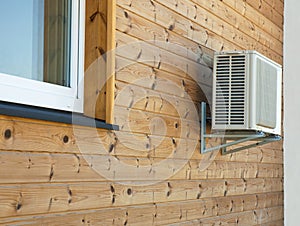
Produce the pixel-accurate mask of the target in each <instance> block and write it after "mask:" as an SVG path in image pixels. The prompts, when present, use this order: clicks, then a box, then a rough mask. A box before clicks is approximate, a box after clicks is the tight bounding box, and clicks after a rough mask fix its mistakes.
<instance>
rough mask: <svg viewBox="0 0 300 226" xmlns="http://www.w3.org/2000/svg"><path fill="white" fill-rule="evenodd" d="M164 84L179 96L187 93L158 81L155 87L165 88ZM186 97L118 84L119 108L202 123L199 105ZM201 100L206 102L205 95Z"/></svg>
mask: <svg viewBox="0 0 300 226" xmlns="http://www.w3.org/2000/svg"><path fill="white" fill-rule="evenodd" d="M148 81H149V80H148ZM159 83H163V84H159ZM164 84H166V85H165V88H166V89H168V88H173V89H172V90H174V91H176V90H177V93H178V94H179V95H180V93H179V92H180V91H182V92H185V91H183V90H182V88H181V87H180V88H179V87H176V86H175V87H174V85H173V84H168V82H165V81H161V82H160V81H159V80H157V81H156V84H155V85H158V86H161V87H163V86H164ZM168 85H169V87H168ZM172 85H173V87H172ZM183 89H184V88H183ZM199 93H200V92H199ZM185 96H187V97H186V99H184V98H181V97H177V96H172V95H169V94H164V93H160V92H157V91H153V90H152V89H146V88H143V87H139V86H135V85H134V84H131V83H130V84H126V83H123V82H119V81H117V82H116V99H115V101H116V105H118V106H122V107H126V108H133V109H137V110H143V111H147V112H151V113H157V114H158V115H161V114H164V115H169V116H173V117H179V118H182V119H187V120H191V121H200V119H199V118H200V116H199V115H198V107H199V104H196V103H194V102H193V101H192V100H191V97H189V96H188V94H185ZM201 100H202V101H206V97H205V95H204V94H202V95H201V96H200V97H199V101H201ZM116 117H117V116H116Z"/></svg>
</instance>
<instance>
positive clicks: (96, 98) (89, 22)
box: [84, 0, 107, 120]
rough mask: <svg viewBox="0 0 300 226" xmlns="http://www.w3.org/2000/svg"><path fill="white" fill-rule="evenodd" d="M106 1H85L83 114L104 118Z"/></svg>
mask: <svg viewBox="0 0 300 226" xmlns="http://www.w3.org/2000/svg"><path fill="white" fill-rule="evenodd" d="M106 3H107V2H106V1H99V0H87V1H86V6H87V7H86V16H85V74H84V114H85V115H87V116H89V117H92V118H99V119H102V120H105V116H106V110H105V106H106V95H105V93H106V87H105V82H106V78H105V75H106V61H105V58H106V57H105V53H106V52H107V29H106V25H107V24H106V23H107V4H106Z"/></svg>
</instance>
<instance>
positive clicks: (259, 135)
mask: <svg viewBox="0 0 300 226" xmlns="http://www.w3.org/2000/svg"><path fill="white" fill-rule="evenodd" d="M207 138H221V139H223V144H221V145H218V146H215V147H210V148H206V139H207ZM228 140H233V141H231V142H228V143H227V141H228ZM279 140H281V136H278V135H274V134H267V133H264V132H261V131H257V132H255V131H254V132H251V131H250V132H249V133H245V132H239V133H237V132H228V131H227V132H226V133H224V134H223V133H222V134H221V133H215V134H206V103H205V102H202V103H201V134H200V142H201V145H200V149H201V150H200V153H201V154H204V153H207V152H211V151H215V150H219V149H222V155H225V154H230V153H233V152H237V151H241V150H244V149H247V148H251V147H257V146H260V145H263V144H267V143H270V142H273V141H279ZM247 141H256V142H255V143H252V144H247V145H245V146H243V147H238V148H234V149H231V150H228V151H227V150H226V148H227V147H230V146H233V145H236V144H240V143H243V142H247Z"/></svg>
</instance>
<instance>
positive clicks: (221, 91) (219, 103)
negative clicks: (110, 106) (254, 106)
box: [214, 55, 246, 126]
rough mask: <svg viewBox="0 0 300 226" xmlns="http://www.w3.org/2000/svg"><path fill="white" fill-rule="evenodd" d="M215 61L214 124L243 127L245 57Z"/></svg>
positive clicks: (232, 56)
mask: <svg viewBox="0 0 300 226" xmlns="http://www.w3.org/2000/svg"><path fill="white" fill-rule="evenodd" d="M216 60H217V62H216V94H215V95H216V96H215V101H216V103H215V116H214V117H215V124H216V125H231V126H234V125H239V126H240V125H244V124H245V107H246V106H245V98H246V91H245V85H246V76H245V75H246V71H245V70H246V69H245V68H246V57H245V55H226V56H218V57H217V59H216Z"/></svg>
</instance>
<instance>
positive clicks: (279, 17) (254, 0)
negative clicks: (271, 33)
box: [246, 0, 283, 29]
mask: <svg viewBox="0 0 300 226" xmlns="http://www.w3.org/2000/svg"><path fill="white" fill-rule="evenodd" d="M246 3H247V4H249V5H250V6H252V7H253V8H254V9H256V10H257V11H258V12H259V13H261V14H262V15H263V16H265V17H266V18H268V19H269V20H271V21H272V22H273V23H275V24H276V25H278V26H279V27H280V28H282V29H283V9H281V10H282V11H281V13H279V12H278V11H277V10H276V9H274V7H272V5H270V3H268V1H266V0H264V1H260V0H246ZM271 4H272V3H271ZM281 6H282V4H281ZM279 7H280V6H279Z"/></svg>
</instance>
